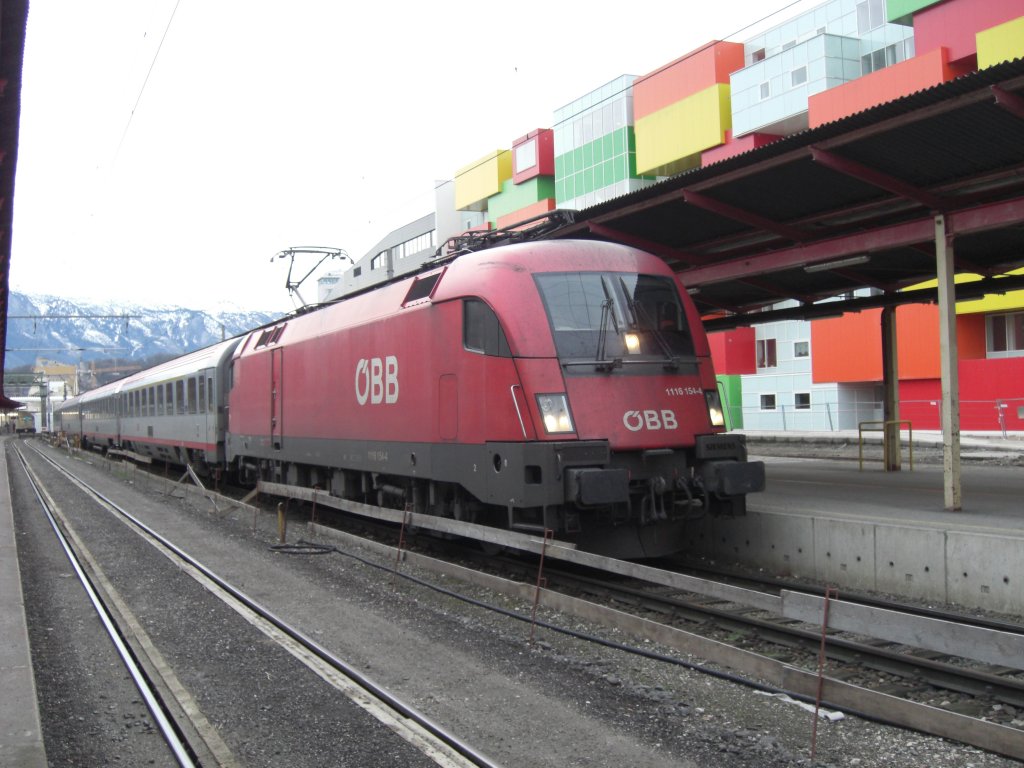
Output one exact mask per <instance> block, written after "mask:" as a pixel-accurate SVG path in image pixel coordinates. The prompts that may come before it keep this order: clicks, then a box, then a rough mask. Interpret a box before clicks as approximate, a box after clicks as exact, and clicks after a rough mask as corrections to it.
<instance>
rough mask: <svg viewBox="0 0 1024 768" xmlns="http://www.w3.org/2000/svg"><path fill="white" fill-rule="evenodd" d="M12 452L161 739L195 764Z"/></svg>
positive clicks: (186, 766) (186, 765)
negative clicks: (151, 717) (140, 696)
mask: <svg viewBox="0 0 1024 768" xmlns="http://www.w3.org/2000/svg"><path fill="white" fill-rule="evenodd" d="M15 454H16V455H17V457H18V460H19V462H20V463H21V466H22V469H23V470H24V472H25V477H26V478H27V479H28V481H29V484H30V485H31V486H32V492H33V493H34V494H35V496H36V500H37V501H38V502H39V506H40V507H41V508H42V510H43V512H44V513H45V514H46V519H47V520H48V521H49V523H50V526H51V527H52V528H53V532H54V535H56V537H57V541H58V542H59V543H60V545H61V547H62V548H63V549H64V554H65V555H66V556H67V558H68V561H69V562H70V563H71V567H72V568H73V569H74V571H75V574H76V575H77V576H78V580H79V581H80V582H81V584H82V587H83V588H84V589H85V593H86V595H87V596H88V597H89V601H90V602H91V603H92V605H93V608H94V609H95V611H96V615H97V616H99V619H100V621H101V623H102V624H103V628H104V629H105V630H106V632H107V634H108V635H109V636H110V640H111V642H113V644H114V648H115V649H116V650H117V654H118V656H120V657H121V661H122V663H123V664H124V666H125V667H126V668H127V670H128V673H129V674H130V675H131V678H132V682H133V683H135V687H136V688H137V689H138V691H139V693H140V694H141V695H142V698H143V700H144V701H145V702H146V708H147V709H149V712H150V714H151V715H152V716H153V719H154V720H155V721H156V723H157V727H158V728H159V730H160V734H161V735H162V736H163V739H164V742H165V743H166V744H167V746H168V747H169V748H170V750H171V752H172V753H173V754H174V759H175V760H176V761H177V762H178V765H180V766H183V768H190V767H192V768H194V766H197V765H198V763H197V762H195V761H194V759H193V752H192V748H191V747H190V746H189V745H188V744H186V743H185V742H184V741H183V740H182V738H181V735H180V734H179V733H178V729H177V728H176V727H175V726H174V724H173V723H172V722H171V721H170V719H169V718H168V716H167V713H166V712H165V711H164V706H163V704H162V703H161V701H160V697H159V695H158V694H157V693H156V690H155V687H154V686H153V685H152V683H151V682H150V680H149V677H148V676H147V675H146V673H145V672H143V671H142V669H141V668H140V667H139V665H138V663H137V661H136V659H135V655H134V654H133V653H132V651H131V649H129V648H128V646H127V644H126V643H125V641H124V638H123V637H122V636H121V633H120V631H119V630H118V628H117V625H116V623H115V621H114V618H113V616H112V615H111V613H110V610H109V609H108V608H107V606H106V604H105V603H104V602H103V599H102V598H101V597H100V596H99V594H98V593H97V591H96V589H95V587H94V586H93V583H92V580H91V579H90V578H89V575H88V574H87V573H86V572H85V569H84V568H83V567H82V564H81V561H80V560H79V557H78V554H77V553H76V552H75V550H74V548H73V547H72V546H71V543H70V542H69V541H68V540H67V537H66V536H65V535H64V533H63V532H62V531H61V529H60V526H59V525H58V524H57V520H56V519H55V518H54V516H53V514H52V510H51V507H50V504H49V502H48V501H47V500H46V499H44V498H43V495H42V492H41V486H40V484H39V483H38V478H37V477H36V475H35V473H34V472H33V471H32V468H31V467H30V466H29V465H28V462H27V461H26V460H25V457H24V456H23V455H22V453H21V450H20V449H18V448H16V449H15Z"/></svg>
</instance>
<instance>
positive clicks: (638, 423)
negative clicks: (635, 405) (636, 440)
mask: <svg viewBox="0 0 1024 768" xmlns="http://www.w3.org/2000/svg"><path fill="white" fill-rule="evenodd" d="M622 423H623V425H625V427H626V429H628V430H629V431H630V432H639V431H640V430H641V429H650V430H655V429H679V420H678V419H676V414H675V411H669V410H665V411H626V412H625V413H624V414H622Z"/></svg>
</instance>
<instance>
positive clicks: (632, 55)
mask: <svg viewBox="0 0 1024 768" xmlns="http://www.w3.org/2000/svg"><path fill="white" fill-rule="evenodd" d="M813 5H815V3H807V2H806V0H804V1H803V2H801V3H799V4H797V3H791V2H788V1H787V0H779V1H778V2H777V3H764V2H755V0H733V2H730V3H728V4H721V5H719V4H714V3H690V2H678V3H671V4H669V3H664V2H661V1H660V0H659V1H657V2H655V1H649V0H634V2H631V3H628V4H625V5H623V4H621V3H607V4H605V3H601V2H595V1H594V0H585V1H577V0H554V2H549V3H545V4H542V5H536V4H533V5H531V4H526V5H521V6H518V7H517V6H515V5H509V4H506V3H480V2H445V1H444V0H442V1H441V2H438V3H408V2H402V3H392V2H369V3H353V2H345V3H342V2H340V1H339V2H329V1H328V0H291V1H290V2H287V3H281V2H271V1H270V0H265V1H264V0H246V1H244V2H243V0H201V1H200V0H120V1H115V0H92V1H90V2H82V1H81V0H36V1H35V2H33V3H32V5H31V8H30V11H29V20H28V36H27V41H26V47H25V68H24V82H23V86H22V105H21V136H20V142H19V154H18V174H17V182H16V189H15V202H14V231H13V251H12V257H11V275H10V279H11V287H12V288H13V289H14V290H16V291H22V292H26V293H34V294H50V295H56V296H62V297H67V298H75V299H87V300H92V301H99V302H106V301H131V302H137V303H140V304H143V305H151V306H168V305H173V306H184V307H189V308H196V309H206V308H212V307H215V306H217V305H218V304H219V303H221V302H226V303H230V304H234V305H237V306H238V307H241V308H244V309H262V310H268V311H282V312H283V311H287V310H290V309H292V307H293V303H292V300H291V299H290V298H289V295H288V292H287V290H286V289H285V282H286V278H287V272H288V262H287V261H283V260H277V261H272V259H273V256H274V255H275V254H276V253H277V252H279V251H281V250H283V249H285V248H289V247H292V246H299V245H318V246H332V247H338V248H343V249H345V250H346V251H348V252H349V253H350V254H351V255H352V256H353V257H354V258H356V259H358V258H359V257H361V256H362V255H363V254H364V253H365V252H366V251H367V250H368V249H369V248H371V247H372V246H373V245H374V244H375V243H376V242H377V241H378V240H379V239H380V238H382V237H383V236H384V235H386V234H387V233H388V232H389V231H390V230H392V229H394V228H396V227H398V226H401V225H402V224H404V223H406V222H408V221H410V220H412V219H415V218H418V217H420V216H423V215H425V214H428V213H431V212H432V211H433V187H434V185H435V182H436V181H439V180H446V179H451V178H452V177H453V176H454V174H455V172H456V171H457V170H458V169H459V168H460V167H462V166H464V165H467V164H469V163H471V162H473V161H474V160H476V159H478V158H480V157H482V156H483V155H485V154H487V153H489V152H491V151H493V150H496V149H505V148H511V144H512V141H513V140H514V139H515V138H517V137H519V136H521V135H523V134H525V133H527V132H529V131H531V130H533V129H535V128H547V127H551V125H552V122H553V113H554V111H555V109H557V108H559V107H561V106H564V105H565V104H567V103H569V102H570V101H572V100H573V99H575V98H577V97H578V96H581V95H583V94H584V93H587V92H588V91H591V90H593V89H595V88H597V87H598V86H600V85H603V84H604V83H606V82H608V81H609V80H611V79H613V78H615V77H617V76H618V75H620V74H633V75H643V74H646V73H647V72H650V71H652V70H654V69H656V68H658V67H659V66H661V65H663V64H666V63H668V62H669V61H671V60H673V59H675V58H678V57H679V56H681V55H683V54H685V53H687V52H689V51H691V50H693V49H695V48H697V47H698V46H701V45H703V44H705V43H707V42H708V41H710V40H713V39H730V40H737V41H741V40H743V39H745V38H747V37H750V36H752V34H754V32H755V31H756V28H752V27H750V26H749V25H753V24H756V23H758V22H761V20H763V19H764V18H765V17H766V16H768V15H769V14H770V13H771V12H772V11H781V13H779V14H778V15H776V16H774V17H773V18H772V19H771V23H773V24H774V23H778V22H779V21H781V20H784V19H785V18H788V17H790V16H792V15H794V14H795V13H797V12H798V11H799V10H802V9H803V7H811V6H813ZM517 8H518V9H521V10H522V14H516V11H517ZM782 9H785V10H782ZM531 14H533V15H531ZM763 25H764V24H763V22H762V23H761V26H763ZM631 28H635V29H636V31H635V32H631V31H630V30H631ZM758 28H759V27H758ZM314 263H315V260H313V259H307V260H305V261H301V262H297V264H296V272H297V273H298V274H305V272H306V271H308V269H309V268H311V267H312V266H313V264H314ZM326 266H328V267H333V268H337V267H340V266H341V262H337V261H335V262H331V263H329V264H328V265H326ZM315 277H316V275H314V277H313V278H311V279H310V280H309V281H308V282H307V283H305V284H304V285H303V286H302V288H301V289H300V292H301V294H302V296H303V297H304V298H306V299H307V300H315V298H316V288H315V283H314V280H315Z"/></svg>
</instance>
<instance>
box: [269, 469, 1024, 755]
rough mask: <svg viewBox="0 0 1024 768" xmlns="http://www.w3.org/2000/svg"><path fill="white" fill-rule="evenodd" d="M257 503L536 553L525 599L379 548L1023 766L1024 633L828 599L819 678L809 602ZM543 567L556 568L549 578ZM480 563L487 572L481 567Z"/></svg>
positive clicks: (552, 551) (318, 501)
mask: <svg viewBox="0 0 1024 768" xmlns="http://www.w3.org/2000/svg"><path fill="white" fill-rule="evenodd" d="M262 490H263V492H264V493H273V494H278V495H280V496H282V497H284V498H291V499H297V500H304V501H306V502H307V503H310V504H312V505H314V510H315V509H316V508H317V506H316V505H319V509H320V510H321V515H322V514H323V510H324V509H326V508H327V507H330V506H336V507H340V508H341V509H343V510H345V511H347V512H355V513H357V514H360V515H364V516H368V517H373V518H377V519H380V520H384V521H388V522H390V523H397V522H403V521H404V522H405V523H406V524H408V525H410V526H411V527H413V528H415V529H422V530H429V529H433V530H434V532H438V531H440V532H441V533H443V534H445V535H447V534H449V533H452V532H454V531H456V530H458V533H459V534H460V535H468V536H470V537H472V536H473V535H474V534H475V535H477V536H478V537H479V539H480V540H481V541H484V542H487V543H490V544H492V545H494V546H499V547H506V548H519V549H522V550H525V551H528V552H534V553H538V552H543V553H544V555H545V558H546V562H547V565H546V567H545V577H546V578H547V579H548V585H547V588H545V589H537V588H536V585H535V583H536V573H535V572H534V573H533V574H531V573H530V572H529V571H524V570H522V567H521V565H517V566H516V568H517V569H518V570H517V571H514V572H510V573H511V576H512V578H508V577H507V576H500V575H493V574H488V573H484V572H483V571H482V570H476V567H477V566H471V567H469V568H467V567H465V566H464V565H460V564H459V563H458V562H444V561H441V560H438V559H437V558H433V557H426V556H423V555H420V554H417V553H415V552H411V551H405V552H403V553H401V554H399V553H396V552H395V550H394V549H393V548H391V547H388V546H387V545H381V546H382V547H384V549H385V551H386V552H387V556H388V557H389V558H393V559H394V561H395V562H396V563H397V562H398V561H399V560H400V559H402V558H406V559H408V560H411V561H412V562H415V563H416V564H417V565H419V566H421V567H424V568H427V569H433V570H436V571H438V572H441V573H445V574H451V575H454V576H457V577H458V578H461V579H466V580H468V581H471V582H473V583H476V584H480V585H483V586H486V587H487V588H489V589H492V590H496V591H501V592H505V593H508V594H513V595H516V596H518V597H520V598H523V599H525V600H534V599H536V601H537V605H538V606H544V607H548V608H551V609H553V610H556V611H559V612H562V613H566V614H572V615H575V616H579V617H582V618H586V619H588V620H591V621H594V622H597V623H599V624H602V625H603V626H605V627H606V628H611V629H617V630H622V631H624V632H627V633H629V634H630V635H632V636H633V637H636V638H638V639H641V640H648V641H652V642H657V643H660V644H661V645H663V646H665V647H667V648H669V649H672V650H673V651H675V652H676V655H682V656H687V655H689V656H691V657H695V658H700V659H702V660H703V662H702V664H703V663H705V662H706V664H707V665H710V666H711V667H725V668H728V669H730V670H732V671H733V672H734V673H737V674H738V675H740V676H745V677H746V678H748V680H749V682H750V683H751V684H753V685H756V686H761V687H763V688H764V689H767V690H770V691H774V692H786V693H789V694H790V695H792V696H793V697H795V698H797V699H802V700H804V701H811V702H815V701H817V702H820V704H821V705H822V706H824V707H827V708H830V709H836V710H843V711H846V712H850V713H854V714H858V715H862V716H864V717H867V718H869V719H873V720H878V721H881V722H886V723H890V724H894V725H898V726H900V727H904V728H911V729H915V730H918V731H921V732H924V733H929V734H933V735H936V736H941V737H944V738H947V739H952V740H956V741H960V742H963V743H967V744H971V745H974V746H977V747H980V748H982V749H985V750H988V751H991V752H994V753H998V754H1003V755H1007V756H1010V757H1014V758H1016V759H1024V730H1022V729H1021V727H1020V725H1019V721H1020V719H1021V715H1020V711H1021V709H1022V708H1024V684H1022V680H1024V671H1022V670H1024V652H1022V650H1021V649H1022V647H1024V645H1022V643H1024V632H1022V630H1021V629H1020V628H1019V627H1015V626H1014V625H1011V624H1008V623H1001V624H999V623H995V624H993V623H991V622H985V621H980V622H972V621H971V620H970V619H969V618H967V617H962V616H952V615H943V614H941V613H936V612H931V613H927V614H925V613H922V612H920V611H916V612H915V611H908V610H906V606H901V605H894V604H885V603H880V602H878V601H876V602H875V603H874V604H867V603H855V602H853V601H850V600H846V599H842V600H838V599H836V600H833V599H829V601H828V603H827V605H828V606H829V620H828V622H827V626H826V627H825V640H826V642H825V651H826V655H827V657H828V662H827V666H826V669H825V670H824V673H823V674H819V672H818V670H817V665H816V661H817V650H818V649H819V648H820V644H821V637H822V628H823V624H824V622H823V621H822V618H823V616H824V609H825V606H826V600H825V598H824V597H822V596H820V595H814V594H810V593H808V592H800V591H798V590H796V589H793V588H792V587H788V588H786V589H780V588H779V587H778V585H774V586H771V587H769V586H766V585H753V586H751V585H738V584H736V583H729V582H726V581H721V580H717V579H708V578H700V577H696V576H692V575H689V574H685V573H680V572H672V571H668V570H664V569H656V568H650V567H647V566H643V565H638V564H635V563H623V562H621V561H607V559H605V558H598V557H595V556H592V555H588V554H587V553H581V552H576V551H575V550H573V549H571V548H566V547H563V546H560V545H559V544H558V543H557V542H555V543H549V544H545V543H544V542H543V541H542V540H540V539H538V538H537V537H528V536H522V535H517V534H510V533H508V532H502V531H494V530H493V529H486V530H475V529H478V528H479V527H478V526H477V527H474V526H463V528H464V529H462V530H459V526H457V525H453V524H454V521H445V520H437V519H424V518H423V517H422V516H416V515H409V514H405V513H401V512H398V511H395V510H387V509H381V508H371V507H369V506H367V505H361V504H357V503H354V502H343V501H341V500H337V499H330V498H328V497H325V495H324V494H322V493H320V494H318V493H317V492H315V491H309V490H305V489H298V488H288V487H284V486H265V487H263V489H262ZM307 513H308V510H307ZM313 514H314V515H315V514H316V513H315V511H314V512H313ZM310 530H311V531H312V532H313V533H314V534H315V538H316V539H317V540H321V541H328V542H329V541H332V540H336V538H337V537H339V536H341V537H342V539H341V540H344V534H338V533H337V532H334V531H331V530H329V529H328V528H327V527H325V526H322V525H314V526H311V529H310ZM464 557H466V556H465V555H461V556H460V557H459V558H458V559H462V558H464ZM552 561H556V562H558V563H559V566H560V567H559V570H558V571H557V572H556V571H555V570H554V568H553V566H552V565H551V563H552ZM483 562H486V563H487V569H488V570H493V565H494V559H493V558H488V559H485V560H484V561H483ZM567 564H572V565H573V566H574V567H575V566H583V567H585V568H587V569H591V573H593V571H598V572H603V574H602V577H601V578H599V579H598V578H595V577H594V576H592V575H590V576H583V575H581V574H580V572H579V570H578V569H577V570H574V571H573V572H570V571H569V570H568V569H566V568H562V567H561V566H563V565H567ZM922 646H923V647H922ZM819 691H820V695H819ZM1015 721H1017V722H1015Z"/></svg>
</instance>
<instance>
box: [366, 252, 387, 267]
mask: <svg viewBox="0 0 1024 768" xmlns="http://www.w3.org/2000/svg"><path fill="white" fill-rule="evenodd" d="M385 253H387V251H381V252H380V253H378V254H377V255H376V256H374V257H373V258H372V259H370V269H380V268H381V265H382V264H383V263H384V254H385Z"/></svg>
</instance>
